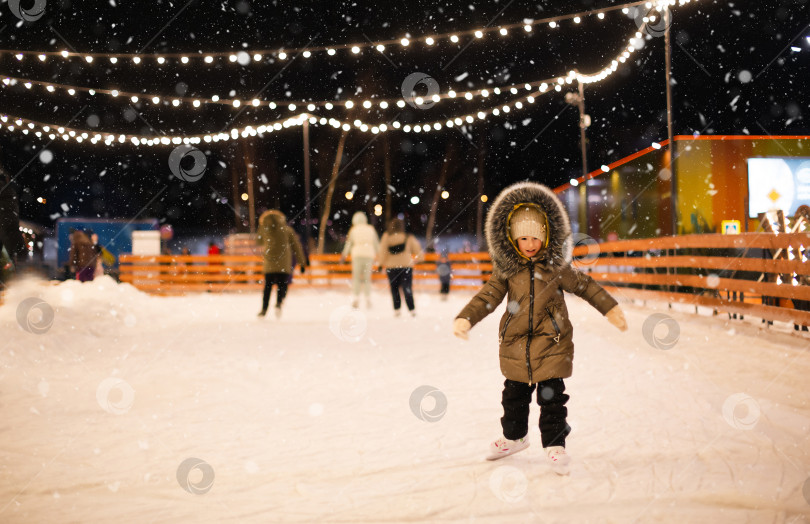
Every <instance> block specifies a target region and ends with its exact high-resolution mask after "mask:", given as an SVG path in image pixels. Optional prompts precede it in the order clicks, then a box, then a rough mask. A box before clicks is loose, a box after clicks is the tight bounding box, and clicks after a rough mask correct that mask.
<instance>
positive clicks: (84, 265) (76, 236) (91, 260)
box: [68, 231, 98, 282]
mask: <svg viewBox="0 0 810 524" xmlns="http://www.w3.org/2000/svg"><path fill="white" fill-rule="evenodd" d="M97 256H98V254H97V253H96V249H95V247H94V246H93V242H92V241H91V240H90V237H89V236H87V233H85V232H84V231H73V232H72V233H71V234H70V249H69V250H68V260H69V261H70V267H71V269H72V270H73V272H74V273H76V280H78V281H80V282H92V280H93V277H94V276H95V272H96V257H97Z"/></svg>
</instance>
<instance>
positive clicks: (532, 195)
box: [486, 182, 573, 278]
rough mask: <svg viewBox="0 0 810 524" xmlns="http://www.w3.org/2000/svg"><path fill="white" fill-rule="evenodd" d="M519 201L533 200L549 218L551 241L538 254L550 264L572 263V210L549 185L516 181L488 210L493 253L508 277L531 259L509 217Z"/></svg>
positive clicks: (489, 242)
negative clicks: (511, 233) (515, 237)
mask: <svg viewBox="0 0 810 524" xmlns="http://www.w3.org/2000/svg"><path fill="white" fill-rule="evenodd" d="M519 204H533V205H535V206H537V208H539V210H540V211H542V212H543V213H544V214H545V216H546V220H547V222H548V243H547V245H546V244H545V239H543V240H544V245H543V247H542V249H541V250H540V253H538V255H537V257H536V261H537V262H539V263H541V264H545V265H547V266H564V265H568V264H570V263H571V258H572V257H571V255H572V251H573V244H572V239H571V224H570V222H569V220H568V212H567V211H566V210H565V207H564V206H563V204H562V202H561V201H560V199H559V198H558V197H557V195H555V194H554V192H553V191H552V190H551V189H549V188H548V187H546V186H544V185H542V184H538V183H536V182H519V183H517V184H513V185H511V186H509V187H507V188H506V189H504V190H503V191H501V194H500V195H498V198H496V199H495V201H494V202H493V203H492V207H491V208H490V210H489V213H488V214H487V223H486V238H487V244H488V245H489V255H490V257H491V258H492V262H493V264H494V265H495V269H496V270H497V271H499V272H500V273H501V274H502V275H503V276H504V277H505V278H509V277H511V276H512V275H514V274H515V273H517V272H518V271H519V270H520V269H521V268H522V267H524V266H525V265H526V263H527V259H526V258H525V257H524V256H523V255H521V254H520V253H519V252H518V250H517V247H516V244H514V243H513V242H512V241H511V239H510V238H509V228H508V226H509V225H508V223H507V221H508V219H509V216H510V214H511V213H512V211H513V210H514V209H515V208H516V206H518V205H519Z"/></svg>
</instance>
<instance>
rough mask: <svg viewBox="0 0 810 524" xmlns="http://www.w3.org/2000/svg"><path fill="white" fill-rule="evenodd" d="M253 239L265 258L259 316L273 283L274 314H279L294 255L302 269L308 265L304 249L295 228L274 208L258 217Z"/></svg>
mask: <svg viewBox="0 0 810 524" xmlns="http://www.w3.org/2000/svg"><path fill="white" fill-rule="evenodd" d="M256 243H257V244H259V246H261V253H262V258H263V261H264V264H263V271H264V293H263V294H262V310H261V311H260V312H259V316H260V317H263V316H265V315H266V314H267V307H268V306H269V304H270V293H271V292H272V290H273V286H274V285H276V286H278V288H277V289H278V291H277V292H276V317H281V305H282V303H283V302H284V298H285V297H286V296H287V283H288V281H287V279H288V277H289V276H290V275H291V274H292V272H293V255H295V260H296V261H297V262H298V264H299V265H300V266H301V273H303V272H304V271H305V270H306V266H307V265H309V263H308V262H307V259H306V257H305V256H304V249H303V248H302V247H301V241H300V240H298V236H297V235H296V234H295V231H293V229H292V228H291V227H290V226H288V225H287V217H285V216H284V213H282V212H281V211H279V210H277V209H270V210H268V211H265V212H264V213H262V215H261V216H260V217H259V229H258V230H257V232H256Z"/></svg>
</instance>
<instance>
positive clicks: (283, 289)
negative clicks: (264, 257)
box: [262, 273, 289, 311]
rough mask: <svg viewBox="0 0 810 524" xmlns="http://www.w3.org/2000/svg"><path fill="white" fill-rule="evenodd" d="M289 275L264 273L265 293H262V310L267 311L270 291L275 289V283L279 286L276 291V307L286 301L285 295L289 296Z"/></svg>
mask: <svg viewBox="0 0 810 524" xmlns="http://www.w3.org/2000/svg"><path fill="white" fill-rule="evenodd" d="M288 277H289V275H288V274H287V273H265V274H264V295H262V311H267V306H268V304H270V291H272V289H273V284H275V285H277V286H278V291H277V292H276V307H281V303H282V302H284V297H285V296H287V281H288Z"/></svg>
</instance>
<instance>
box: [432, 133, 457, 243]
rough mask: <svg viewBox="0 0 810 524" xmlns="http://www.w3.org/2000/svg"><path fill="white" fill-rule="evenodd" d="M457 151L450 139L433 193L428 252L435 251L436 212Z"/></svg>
mask: <svg viewBox="0 0 810 524" xmlns="http://www.w3.org/2000/svg"><path fill="white" fill-rule="evenodd" d="M455 150H456V148H455V141H454V140H453V139H452V138H448V139H447V146H446V149H445V151H444V160H443V162H442V168H441V170H440V172H439V182H438V183H437V184H436V190H435V191H434V192H433V202H432V203H431V204H430V216H429V218H428V223H427V232H426V233H425V249H428V250H431V249H433V227H434V225H435V223H436V210H437V209H438V208H439V198H440V197H441V193H442V190H443V189H444V184H445V183H446V182H447V172H448V171H449V169H450V165H451V164H452V163H453V157H454V156H455Z"/></svg>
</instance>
